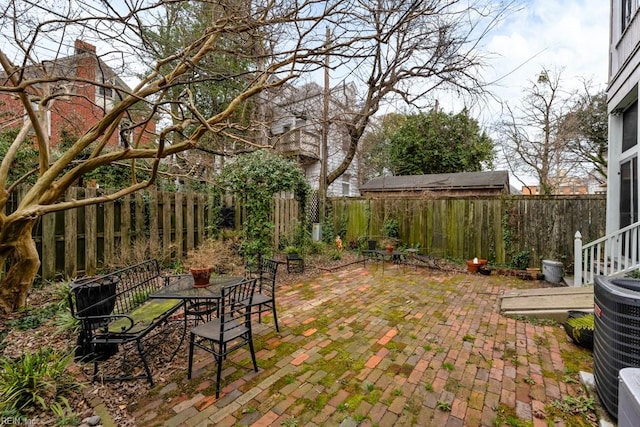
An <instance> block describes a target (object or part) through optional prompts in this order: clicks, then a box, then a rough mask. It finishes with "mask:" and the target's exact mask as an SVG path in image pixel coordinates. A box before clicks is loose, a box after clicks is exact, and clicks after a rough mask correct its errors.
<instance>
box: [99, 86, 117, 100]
mask: <svg viewBox="0 0 640 427" xmlns="http://www.w3.org/2000/svg"><path fill="white" fill-rule="evenodd" d="M98 94H100V96H103V97H104V98H113V89H111V88H110V87H104V86H100V87H99V88H98Z"/></svg>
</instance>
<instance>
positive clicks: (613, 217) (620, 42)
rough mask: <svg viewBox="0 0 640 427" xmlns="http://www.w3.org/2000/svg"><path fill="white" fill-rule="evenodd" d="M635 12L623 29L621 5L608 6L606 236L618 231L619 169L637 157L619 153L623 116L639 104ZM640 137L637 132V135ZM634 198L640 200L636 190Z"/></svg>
mask: <svg viewBox="0 0 640 427" xmlns="http://www.w3.org/2000/svg"><path fill="white" fill-rule="evenodd" d="M638 12H640V11H639V10H636V11H635V12H634V14H633V17H632V18H631V20H630V21H629V23H628V25H626V27H624V28H623V22H622V2H621V1H612V2H611V14H610V35H609V37H610V40H609V85H608V88H607V109H608V112H609V153H608V154H609V165H608V172H607V176H608V181H607V227H606V228H607V233H611V232H613V231H616V230H618V229H619V228H620V195H621V184H620V170H621V168H620V166H621V164H622V163H624V162H626V161H629V160H630V159H633V158H634V157H638V154H639V147H638V144H637V143H636V144H635V145H634V146H633V147H632V148H630V149H628V150H625V151H624V152H623V151H622V125H623V112H624V110H625V109H626V108H628V107H629V106H630V105H631V104H633V102H634V101H637V100H638V84H639V82H640V68H639V64H640V15H639V13H638ZM638 134H640V132H638ZM634 194H635V197H636V198H640V193H638V189H637V188H636V190H635V192H634Z"/></svg>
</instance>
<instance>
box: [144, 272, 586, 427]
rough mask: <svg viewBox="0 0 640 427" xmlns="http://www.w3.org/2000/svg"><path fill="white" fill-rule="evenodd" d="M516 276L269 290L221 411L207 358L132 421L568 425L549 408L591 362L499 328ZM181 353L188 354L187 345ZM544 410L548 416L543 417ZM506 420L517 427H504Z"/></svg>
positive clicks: (563, 345) (548, 334)
mask: <svg viewBox="0 0 640 427" xmlns="http://www.w3.org/2000/svg"><path fill="white" fill-rule="evenodd" d="M531 286H536V284H535V283H534V282H524V281H521V280H519V279H516V278H506V277H498V276H482V275H471V274H465V273H455V272H442V271H436V270H429V269H417V270H416V269H414V268H412V267H406V268H403V267H398V266H395V265H394V266H391V265H387V266H386V268H385V269H384V271H383V270H382V268H381V267H380V265H379V264H375V263H373V264H367V266H366V267H362V266H361V265H358V266H354V267H346V268H344V269H343V270H338V271H336V272H332V273H320V274H319V275H318V276H317V277H316V278H313V279H309V280H307V279H305V281H301V282H299V283H294V284H291V285H283V286H280V287H279V288H278V314H279V320H280V329H281V332H280V333H279V334H278V333H276V332H275V329H274V327H273V322H272V318H270V317H269V316H267V318H266V319H264V318H263V321H265V323H263V324H260V325H258V324H257V318H256V327H255V336H254V340H255V343H256V351H257V356H258V365H259V367H260V370H259V372H258V373H254V372H253V370H252V369H251V367H250V366H251V363H250V361H249V356H248V352H247V351H245V350H240V351H237V352H235V353H234V354H233V356H232V357H230V359H229V360H227V361H225V364H224V371H223V390H222V394H221V396H220V399H218V400H216V399H215V397H214V395H215V387H214V384H213V380H212V378H213V376H214V372H215V365H214V363H213V359H212V358H211V357H210V355H208V354H205V353H204V352H202V353H197V359H196V360H197V363H196V364H195V369H196V370H195V374H194V375H195V377H194V379H192V380H191V381H188V380H187V379H186V371H187V367H186V365H185V366H177V367H176V373H175V376H174V378H172V379H173V382H170V383H169V384H168V385H167V384H165V385H162V386H157V387H156V389H153V390H151V391H150V393H149V396H148V397H147V398H146V399H144V400H142V401H141V402H140V403H139V405H138V407H137V408H136V410H135V416H136V419H137V422H138V424H139V425H140V426H154V425H166V426H207V425H215V426H234V425H247V426H271V425H274V426H278V425H281V426H314V425H317V426H326V425H328V426H340V425H342V426H356V425H361V426H398V425H403V426H405V425H406V426H410V425H420V426H446V427H453V426H493V425H499V423H498V422H499V421H505V420H507V419H508V417H510V418H509V419H511V420H512V422H521V423H522V424H514V423H512V424H509V425H533V426H547V425H554V424H553V423H554V421H555V425H559V426H562V425H565V423H564V422H563V421H562V420H554V418H553V417H554V414H549V413H547V412H548V411H547V410H546V408H545V405H550V404H551V403H552V402H553V401H554V400H562V399H564V398H565V397H566V396H569V395H573V396H575V395H577V394H578V393H581V392H582V386H581V385H580V384H579V383H576V382H575V380H574V379H571V378H570V377H571V376H573V378H577V375H574V374H576V373H577V372H575V369H573V368H572V366H569V365H570V363H571V362H570V361H569V360H570V359H574V358H575V357H576V355H577V356H579V357H580V358H583V359H584V360H587V363H588V361H589V360H590V359H589V353H588V352H586V351H584V350H581V349H579V348H578V347H576V346H575V345H574V344H572V343H571V342H570V341H569V340H568V339H567V337H566V334H565V333H564V331H563V330H562V329H561V328H560V327H558V326H550V325H540V324H536V323H535V322H534V323H532V322H527V321H524V320H515V319H510V318H506V317H504V316H501V315H500V314H499V296H500V295H501V293H502V292H504V291H505V290H508V289H513V288H514V287H531ZM185 351H186V348H185ZM547 407H548V406H547ZM513 420H515V421H513Z"/></svg>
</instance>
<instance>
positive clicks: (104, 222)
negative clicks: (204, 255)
mask: <svg viewBox="0 0 640 427" xmlns="http://www.w3.org/2000/svg"><path fill="white" fill-rule="evenodd" d="M103 191H106V190H99V189H95V188H71V189H69V190H68V191H67V193H66V194H65V199H66V200H81V199H85V198H90V197H94V196H95V195H96V194H98V193H100V192H103ZM21 194H22V193H21V192H18V195H17V197H16V198H14V199H13V200H10V203H9V204H8V206H7V211H8V212H11V211H12V210H13V209H15V208H16V207H17V205H18V203H19V200H20V196H21ZM212 204H213V200H212V199H211V198H210V197H209V196H207V195H206V194H195V193H173V192H161V191H152V190H149V191H142V192H138V193H135V194H133V195H129V196H125V197H123V198H120V199H118V200H116V201H114V202H109V203H101V204H98V205H90V206H85V207H78V208H74V209H69V210H66V211H62V212H56V213H51V214H47V215H44V216H43V217H41V218H40V220H39V222H38V224H37V225H36V227H34V231H33V238H34V240H35V242H36V246H37V248H38V252H39V254H40V260H41V266H40V276H41V278H42V280H51V279H54V278H57V277H60V276H64V277H76V276H79V275H82V274H87V275H88V274H95V273H96V272H97V271H98V270H99V269H100V268H104V267H109V266H111V265H114V264H115V265H121V264H124V263H127V262H131V261H132V260H136V259H144V258H148V257H153V258H157V259H160V260H162V261H167V260H170V259H173V258H175V257H178V258H180V257H181V256H182V255H183V254H184V253H185V252H186V251H188V250H189V249H191V248H193V247H195V246H197V245H198V243H199V242H200V241H201V240H202V239H203V238H204V237H205V236H206V234H207V232H206V230H207V227H208V226H209V225H210V224H211V223H212V221H213V218H212V214H213V210H212V209H210V206H212Z"/></svg>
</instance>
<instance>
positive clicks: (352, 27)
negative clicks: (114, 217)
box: [0, 0, 503, 312]
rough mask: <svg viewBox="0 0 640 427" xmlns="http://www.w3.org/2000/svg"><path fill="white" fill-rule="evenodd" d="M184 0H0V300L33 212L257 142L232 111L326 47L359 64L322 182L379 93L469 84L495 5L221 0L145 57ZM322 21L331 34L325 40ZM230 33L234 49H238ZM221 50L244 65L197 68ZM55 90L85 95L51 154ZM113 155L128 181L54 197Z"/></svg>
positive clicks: (14, 298)
mask: <svg viewBox="0 0 640 427" xmlns="http://www.w3.org/2000/svg"><path fill="white" fill-rule="evenodd" d="M490 1H491V0H486V2H490ZM194 3H196V2H193V1H191V2H187V1H186V0H172V1H167V0H160V1H158V2H146V1H144V0H133V1H128V2H115V3H113V2H101V1H94V0H80V1H78V2H71V3H66V2H63V3H57V2H53V3H52V2H40V3H33V2H28V1H17V0H13V1H12V0H6V1H4V2H2V3H1V5H2V12H3V13H2V15H1V16H0V27H1V28H2V32H1V33H0V37H2V43H0V46H2V47H0V65H1V66H2V69H3V70H4V76H3V77H2V79H1V80H0V97H3V98H2V99H7V100H9V101H11V102H9V101H7V102H9V103H10V104H11V109H10V110H11V111H10V113H12V114H13V116H11V117H10V119H8V120H6V121H5V120H4V119H3V121H2V124H3V125H6V126H14V127H16V126H17V127H18V129H19V131H18V133H17V136H16V137H15V139H13V141H12V142H11V144H10V147H9V149H8V151H7V154H6V155H5V157H4V158H3V159H2V161H1V163H0V212H1V213H0V271H2V269H5V270H6V271H7V272H6V274H5V275H4V276H3V277H2V280H1V282H0V312H8V311H11V310H15V309H17V308H19V307H22V306H24V305H25V304H26V298H27V293H28V290H29V288H30V287H31V284H32V283H33V280H34V278H35V277H36V274H37V271H38V268H39V264H40V261H39V257H38V252H37V250H36V245H35V242H34V241H33V239H32V237H31V231H32V228H33V226H34V224H35V223H36V221H37V220H38V218H39V217H41V216H42V215H45V214H48V213H52V212H58V211H62V210H66V209H70V208H75V207H80V206H86V205H91V204H97V203H104V202H109V201H113V200H115V199H118V198H120V197H123V196H125V195H127V194H131V193H133V192H135V191H138V190H140V189H144V188H146V187H148V186H149V185H151V184H152V183H153V182H154V181H155V179H156V177H157V173H158V169H159V167H160V165H161V164H162V163H163V162H164V161H165V160H164V159H167V158H169V157H172V156H173V155H175V154H178V153H181V152H185V151H187V150H191V149H195V148H198V147H200V144H201V141H203V140H204V139H206V138H222V139H226V138H228V139H231V140H234V141H238V142H241V143H243V144H246V145H248V146H251V145H256V142H255V141H253V140H251V139H250V138H246V137H245V135H244V133H243V132H238V124H237V122H236V121H235V120H234V113H235V112H237V110H238V109H239V108H242V107H243V106H245V105H246V103H247V102H248V101H249V100H251V99H253V98H254V97H256V95H257V94H259V93H260V92H262V91H264V90H267V89H269V88H274V87H278V86H281V85H283V84H284V83H286V82H289V81H292V80H293V79H295V78H298V77H299V76H301V75H303V74H305V73H310V72H314V71H317V70H319V69H321V68H322V66H323V61H324V58H325V57H326V55H327V54H330V55H331V57H332V58H337V59H339V62H338V63H334V64H333V66H334V67H337V68H340V69H341V70H348V72H351V73H353V75H354V76H358V77H359V78H360V79H361V82H363V83H364V84H365V87H366V94H365V96H364V99H363V100H362V103H361V108H360V109H359V110H358V114H357V119H356V120H353V121H351V122H350V123H348V129H349V136H350V143H351V148H352V149H351V154H350V155H349V156H347V158H345V159H344V161H343V163H342V165H341V166H340V167H339V168H338V169H337V170H335V171H333V172H332V173H331V174H330V175H329V178H328V181H329V182H331V181H332V180H333V179H335V177H337V176H339V175H340V174H341V173H342V172H343V171H344V170H345V169H346V168H347V166H348V165H349V163H350V162H351V159H352V158H353V155H354V154H355V152H356V148H357V144H358V141H359V139H360V136H361V135H362V133H363V131H364V129H365V126H366V124H367V122H368V119H369V118H370V117H371V115H372V114H374V113H375V112H376V111H377V110H378V109H379V107H380V105H381V102H382V100H383V99H384V98H385V97H387V96H389V95H391V94H396V95H398V96H400V97H401V98H402V99H404V100H405V101H406V102H410V103H416V102H418V101H420V100H421V99H422V97H424V96H425V95H426V94H428V93H429V92H430V91H432V90H434V89H438V88H442V87H445V86H450V87H452V88H455V89H458V90H461V91H464V92H468V93H477V92H479V91H481V90H482V87H481V85H480V82H479V80H478V78H477V77H476V74H475V73H476V72H477V70H476V67H477V66H478V65H479V64H480V62H481V57H480V56H479V55H477V54H475V53H474V48H475V47H476V44H477V41H478V40H479V39H480V38H481V37H482V36H483V35H484V31H485V29H486V28H487V27H483V28H479V27H477V26H476V23H477V22H478V20H482V19H485V18H486V17H487V16H488V17H489V24H488V26H489V27H490V26H491V22H493V21H492V19H494V16H495V15H494V14H495V13H496V11H497V10H500V9H493V8H492V7H491V6H485V5H483V4H482V3H485V2H484V1H482V0H478V2H477V4H476V2H474V1H471V2H469V1H468V0H466V1H461V0H460V1H457V0H455V1H454V0H449V1H444V2H443V1H436V0H412V1H406V0H393V1H392V0H389V1H383V0H379V1H377V2H373V3H370V2H369V1H364V0H329V1H319V0H300V1H291V0H270V1H260V0H257V1H253V2H248V1H241V0H222V1H219V2H217V7H215V10H214V11H213V12H214V13H212V14H211V19H210V20H205V21H204V22H199V23H198V25H201V24H202V26H201V27H199V31H198V33H197V36H194V35H193V34H190V35H188V37H185V38H183V39H180V40H179V43H176V44H175V45H174V46H173V47H171V48H170V49H168V50H166V51H160V53H161V55H157V54H158V53H159V52H158V51H156V52H155V54H156V55H151V54H150V51H149V47H150V46H153V45H154V40H152V39H151V37H152V36H151V34H150V33H149V31H148V29H149V28H153V27H154V26H162V25H164V23H165V21H158V20H156V18H155V17H159V16H165V14H163V11H164V10H165V8H167V7H169V6H170V7H172V8H179V7H180V6H181V5H184V7H185V8H186V7H192V6H193V4H194ZM202 3H209V2H206V1H203V2H202ZM500 3H502V2H500ZM502 7H503V6H501V8H502ZM174 10H177V9H174ZM476 18H478V19H476ZM327 26H330V27H331V28H332V34H333V39H332V41H331V43H330V44H328V45H327V44H326V41H325V34H324V33H325V28H326V27H327ZM230 35H233V37H230ZM73 39H82V40H84V41H86V42H88V43H93V44H95V45H96V46H97V50H96V51H94V52H92V51H91V50H90V49H88V50H87V49H80V50H76V55H83V57H88V58H91V57H93V59H94V61H93V64H94V65H93V70H94V71H95V73H93V74H83V73H80V72H76V71H78V69H77V67H76V68H74V64H70V63H68V62H65V58H68V57H69V56H74V55H70V54H69V47H70V41H71V40H73ZM243 44H244V45H245V46H244V47H246V48H244V49H241V48H239V47H241V46H243ZM249 45H250V46H249ZM256 46H258V48H255V47H256ZM76 48H77V47H76ZM231 54H235V55H238V56H240V57H242V59H243V60H244V61H246V62H247V63H248V64H250V65H249V66H247V67H238V68H233V67H229V68H227V67H218V68H217V69H216V71H215V73H208V72H203V68H202V67H201V65H202V64H212V63H214V62H215V61H213V60H212V57H215V56H216V55H217V56H223V57H226V58H229V57H230V55H231ZM142 65H146V66H145V67H143V66H142ZM75 66H77V64H75ZM134 66H137V67H138V68H137V69H134V68H132V67H134ZM134 74H136V75H137V76H138V79H136V82H135V83H132V84H131V86H133V87H129V86H128V85H127V84H125V81H124V80H126V76H127V75H128V76H133V75H134ZM121 78H122V79H121ZM123 79H124V80H123ZM212 82H214V83H215V82H233V83H234V93H233V96H232V97H231V98H229V99H225V100H224V102H223V103H221V104H220V105H217V106H216V108H213V109H205V108H202V104H201V103H200V102H199V99H198V93H199V88H201V87H202V85H210V84H211V83H212ZM416 88H418V90H416ZM107 93H110V94H114V98H115V99H114V100H113V101H112V102H106V100H105V98H106V96H105V94H107ZM3 102H4V101H3ZM65 102H85V103H87V108H89V109H90V110H91V111H92V112H93V113H94V114H95V122H92V123H80V124H79V123H72V121H69V123H68V124H69V126H71V125H73V126H75V129H76V130H78V131H79V133H78V135H77V137H76V138H75V139H74V140H73V141H72V143H71V144H69V145H68V148H66V150H65V151H64V152H63V153H61V154H60V155H59V156H50V148H51V147H50V141H52V140H54V139H55V138H56V136H55V135H49V134H48V126H49V123H48V117H50V113H51V112H52V111H53V110H54V109H55V108H56V106H57V105H58V106H59V105H61V104H62V103H65ZM7 105H8V104H7ZM5 112H6V111H5ZM156 129H158V131H156ZM34 143H35V145H36V146H37V148H38V154H39V165H38V166H37V168H36V169H35V170H34V174H35V175H37V180H36V182H35V184H34V185H32V186H31V187H30V188H29V189H28V191H27V192H26V194H24V195H23V197H22V199H21V202H20V204H19V206H18V207H17V209H16V210H15V211H13V212H5V209H4V208H5V206H6V204H7V201H8V199H9V196H10V194H11V193H12V192H13V191H14V190H15V186H16V184H17V183H19V182H22V181H23V178H19V179H17V180H16V181H14V182H9V181H8V180H7V177H8V172H9V170H10V169H11V168H12V165H13V164H14V162H15V161H16V158H17V157H16V156H17V153H19V152H20V150H21V149H22V148H23V147H26V146H27V145H30V144H34ZM143 160H146V161H147V162H148V163H149V164H150V165H151V166H150V167H151V174H150V177H149V178H148V179H145V180H144V181H138V180H137V179H136V174H135V173H134V172H133V171H135V169H136V168H137V167H139V165H140V163H141V162H142V161H143ZM114 162H119V163H126V164H128V165H129V166H130V168H131V170H132V172H131V182H130V183H129V185H127V186H123V187H122V188H119V189H117V191H116V192H114V193H113V194H109V195H100V196H97V197H94V198H89V199H84V200H64V198H63V195H64V193H65V191H66V190H67V189H68V188H69V187H70V186H72V185H74V184H75V183H76V182H77V181H78V179H79V178H81V177H82V175H83V174H86V173H89V172H91V171H94V170H95V169H97V168H99V167H101V166H104V165H109V164H112V163H114Z"/></svg>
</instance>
